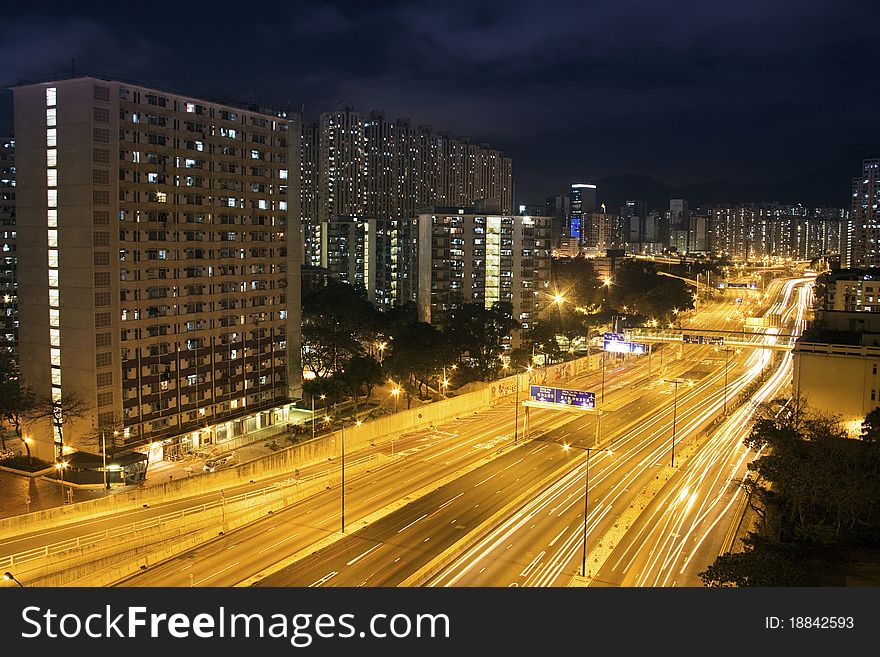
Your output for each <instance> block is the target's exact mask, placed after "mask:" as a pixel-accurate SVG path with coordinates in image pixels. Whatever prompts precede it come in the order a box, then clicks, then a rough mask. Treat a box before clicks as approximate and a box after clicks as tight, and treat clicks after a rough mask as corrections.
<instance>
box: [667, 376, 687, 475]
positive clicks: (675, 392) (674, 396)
mask: <svg viewBox="0 0 880 657" xmlns="http://www.w3.org/2000/svg"><path fill="white" fill-rule="evenodd" d="M663 381H664V382H665V383H671V384H672V385H673V386H674V388H673V393H672V449H671V452H672V454H671V456H672V458H671V465H672V467H673V468H674V467H675V420H676V415H677V413H678V386H680V385H681V384H682V383H687V384H688V385H693V382H692V381H689V380H688V379H680V378H678V379H664V380H663Z"/></svg>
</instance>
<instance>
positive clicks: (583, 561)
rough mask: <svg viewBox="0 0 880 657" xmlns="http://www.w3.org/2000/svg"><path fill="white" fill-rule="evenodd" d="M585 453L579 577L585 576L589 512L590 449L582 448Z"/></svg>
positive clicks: (564, 447)
mask: <svg viewBox="0 0 880 657" xmlns="http://www.w3.org/2000/svg"><path fill="white" fill-rule="evenodd" d="M563 449H564V450H565V451H566V452H567V451H568V450H569V449H570V446H569V445H568V444H565V445H564V446H563ZM581 449H583V450H584V451H585V452H586V453H587V471H586V475H585V476H584V551H583V556H582V558H581V577H586V576H587V515H588V514H589V511H590V450H592V449H593V448H592V447H582V448H581Z"/></svg>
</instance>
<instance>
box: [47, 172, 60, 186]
mask: <svg viewBox="0 0 880 657" xmlns="http://www.w3.org/2000/svg"><path fill="white" fill-rule="evenodd" d="M46 184H47V185H49V187H57V186H58V169H46Z"/></svg>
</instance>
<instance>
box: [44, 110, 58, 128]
mask: <svg viewBox="0 0 880 657" xmlns="http://www.w3.org/2000/svg"><path fill="white" fill-rule="evenodd" d="M55 119H56V110H55V108H54V107H53V108H52V109H47V110H46V125H47V126H54V125H55Z"/></svg>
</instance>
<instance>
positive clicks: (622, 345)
mask: <svg viewBox="0 0 880 657" xmlns="http://www.w3.org/2000/svg"><path fill="white" fill-rule="evenodd" d="M604 348H605V351H610V352H612V353H615V354H644V353H647V351H648V347H647V345H646V344H644V343H642V342H625V341H617V340H605V345H604Z"/></svg>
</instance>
